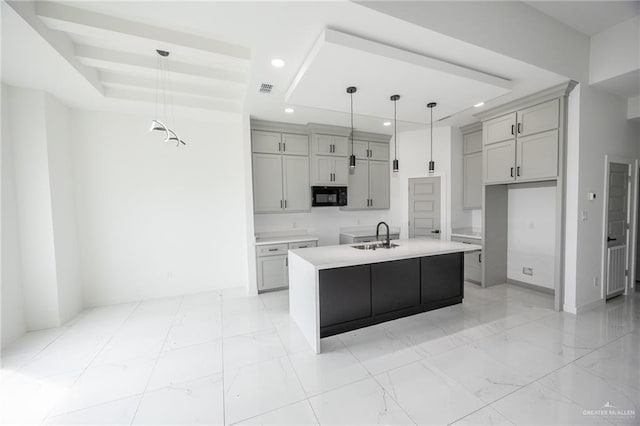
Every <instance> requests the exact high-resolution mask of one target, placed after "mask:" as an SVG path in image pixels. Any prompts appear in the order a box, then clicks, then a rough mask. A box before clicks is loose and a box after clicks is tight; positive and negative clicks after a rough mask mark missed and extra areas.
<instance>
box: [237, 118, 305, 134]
mask: <svg viewBox="0 0 640 426" xmlns="http://www.w3.org/2000/svg"><path fill="white" fill-rule="evenodd" d="M250 125H251V130H264V131H267V132H278V133H298V134H301V135H307V134H309V129H308V128H307V126H305V125H303V124H293V123H283V122H279V121H266V120H258V119H254V118H252V119H251V124H250Z"/></svg>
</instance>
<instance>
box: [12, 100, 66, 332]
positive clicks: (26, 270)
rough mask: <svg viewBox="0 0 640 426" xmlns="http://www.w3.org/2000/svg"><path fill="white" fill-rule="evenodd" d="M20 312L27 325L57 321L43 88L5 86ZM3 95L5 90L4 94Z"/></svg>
mask: <svg viewBox="0 0 640 426" xmlns="http://www.w3.org/2000/svg"><path fill="white" fill-rule="evenodd" d="M7 92H8V96H9V105H10V108H11V113H10V114H11V131H12V139H13V148H14V169H15V183H16V206H17V214H18V225H19V226H18V235H19V236H20V257H21V271H22V282H23V292H24V300H25V314H26V320H27V328H28V329H30V330H34V329H40V328H48V327H55V326H58V325H60V312H59V310H58V291H57V280H56V274H57V272H56V262H55V246H54V240H53V232H52V229H53V220H52V215H51V190H50V182H49V159H48V156H47V128H46V119H45V93H44V92H42V91H39V90H30V89H17V88H15V87H9V90H8V91H7ZM4 96H7V94H5V95H4Z"/></svg>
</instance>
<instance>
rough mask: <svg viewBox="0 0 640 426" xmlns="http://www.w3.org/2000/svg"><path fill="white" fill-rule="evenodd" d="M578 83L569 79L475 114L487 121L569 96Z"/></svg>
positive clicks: (479, 118)
mask: <svg viewBox="0 0 640 426" xmlns="http://www.w3.org/2000/svg"><path fill="white" fill-rule="evenodd" d="M577 84H578V82H577V81H574V80H568V81H566V82H564V83H561V84H558V85H556V86H552V87H549V88H548V89H545V90H541V91H539V92H536V93H533V94H531V95H528V96H525V97H523V98H520V99H516V100H513V101H510V102H507V103H505V104H502V105H498V106H496V107H493V108H490V109H487V110H485V111H481V112H479V113H477V114H474V115H473V116H474V117H476V118H477V119H478V120H480V121H487V120H490V119H492V118H495V117H499V116H501V115H504V114H508V113H510V112H513V111H515V110H519V109H522V108H527V107H530V106H533V105H536V104H540V103H543V102H546V101H549V100H551V99H555V98H559V97H563V96H567V95H568V94H569V93H570V92H571V91H572V90H573V88H574V87H576V85H577Z"/></svg>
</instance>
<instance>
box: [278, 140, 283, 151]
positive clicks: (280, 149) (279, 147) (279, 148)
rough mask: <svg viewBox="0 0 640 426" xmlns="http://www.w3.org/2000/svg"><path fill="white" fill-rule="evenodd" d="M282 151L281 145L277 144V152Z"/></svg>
mask: <svg viewBox="0 0 640 426" xmlns="http://www.w3.org/2000/svg"><path fill="white" fill-rule="evenodd" d="M280 151H282V143H281V142H278V152H280Z"/></svg>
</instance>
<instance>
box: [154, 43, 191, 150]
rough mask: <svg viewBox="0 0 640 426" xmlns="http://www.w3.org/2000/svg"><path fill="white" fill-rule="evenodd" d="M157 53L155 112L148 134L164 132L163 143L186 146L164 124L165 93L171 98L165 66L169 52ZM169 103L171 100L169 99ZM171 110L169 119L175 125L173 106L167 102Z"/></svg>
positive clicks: (165, 116) (167, 71) (157, 50)
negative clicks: (160, 106) (161, 117)
mask: <svg viewBox="0 0 640 426" xmlns="http://www.w3.org/2000/svg"><path fill="white" fill-rule="evenodd" d="M156 52H157V53H158V58H157V61H156V112H155V118H154V119H153V120H151V127H150V128H149V131H150V132H153V131H158V132H164V134H165V137H164V141H165V142H175V143H176V146H180V144H182V145H186V143H185V142H184V141H183V140H182V139H180V137H178V135H177V133H176V132H175V131H173V130H171V129H170V128H169V127H168V126H167V124H166V122H167V119H168V115H167V91H169V97H171V82H170V80H169V69H168V66H167V63H166V61H167V59H166V58H167V57H168V56H169V52H168V51H166V50H160V49H156ZM160 92H162V111H163V119H162V121H161V120H160V117H159V116H158V104H159V98H160ZM169 101H171V99H169ZM169 103H170V105H169V107H170V109H171V118H172V122H173V123H174V124H175V119H174V118H173V105H172V104H171V102H169Z"/></svg>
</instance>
